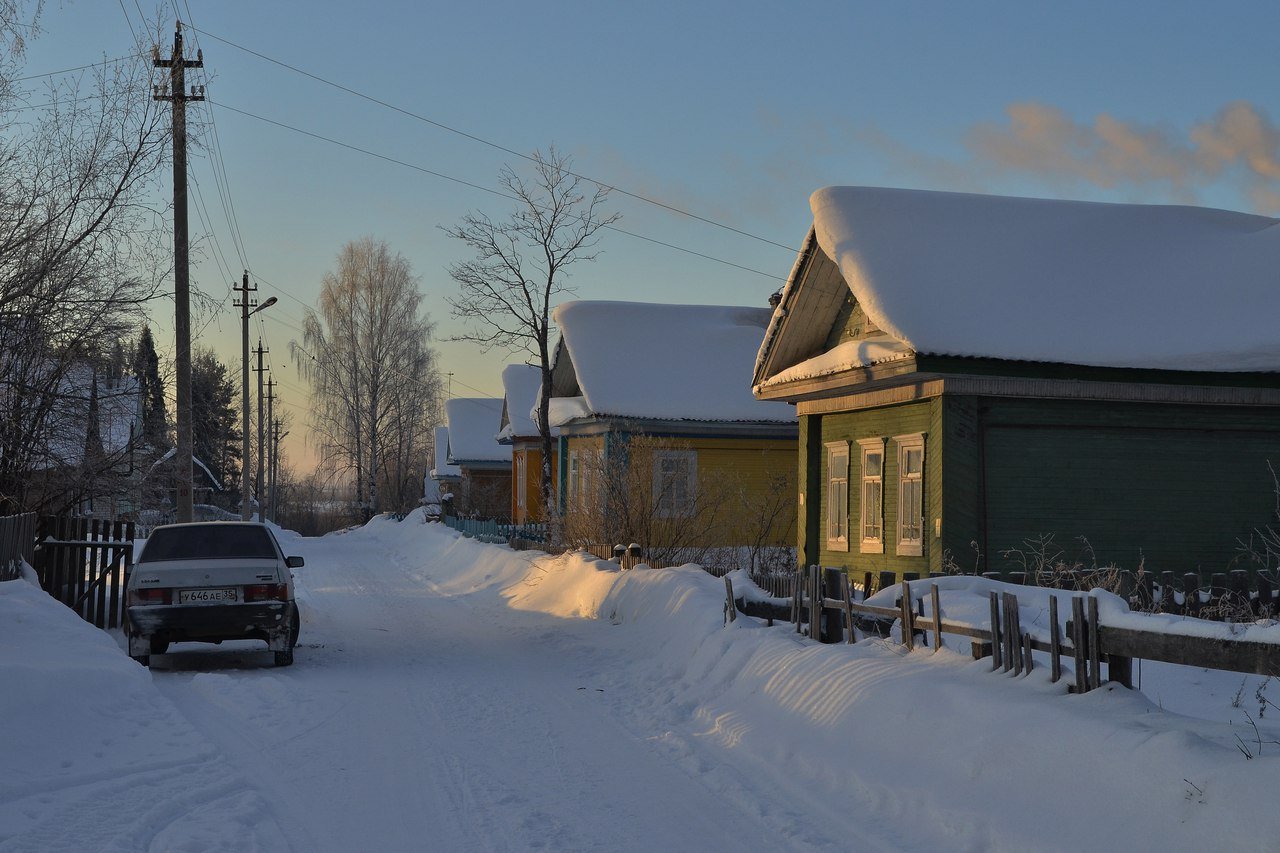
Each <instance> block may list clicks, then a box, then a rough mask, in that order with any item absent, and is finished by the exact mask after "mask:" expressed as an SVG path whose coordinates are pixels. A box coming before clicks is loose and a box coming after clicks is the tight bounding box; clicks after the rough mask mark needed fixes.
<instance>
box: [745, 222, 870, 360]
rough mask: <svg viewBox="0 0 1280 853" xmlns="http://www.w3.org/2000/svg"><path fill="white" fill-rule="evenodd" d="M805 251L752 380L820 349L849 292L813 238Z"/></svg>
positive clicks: (836, 269) (816, 352)
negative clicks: (801, 265) (788, 296)
mask: <svg viewBox="0 0 1280 853" xmlns="http://www.w3.org/2000/svg"><path fill="white" fill-rule="evenodd" d="M810 240H811V241H812V237H810ZM806 251H807V254H806V255H805V257H804V262H803V268H802V269H798V270H796V276H797V277H798V280H796V281H793V282H792V283H791V286H790V288H789V291H791V292H793V293H794V298H793V299H791V300H790V301H789V302H784V303H783V305H782V306H781V307H782V308H785V309H786V311H787V314H786V316H785V318H784V319H783V320H782V322H781V324H780V326H779V328H778V329H777V330H776V334H775V336H774V337H773V338H772V339H771V340H769V341H767V342H766V345H765V358H764V359H763V361H762V363H761V364H760V371H759V373H758V374H757V375H756V376H755V378H754V382H757V383H758V382H761V381H763V380H764V379H767V378H768V377H770V376H773V375H775V374H777V373H780V372H782V371H783V370H786V369H787V368H788V367H791V366H792V365H794V364H799V363H800V362H802V361H804V360H805V359H808V358H812V357H813V356H815V355H817V354H818V353H820V352H822V351H823V341H824V339H825V338H826V336H827V332H828V330H829V329H830V328H831V318H833V317H834V316H835V315H836V314H837V313H838V312H839V310H840V306H841V305H843V304H844V301H845V297H846V296H847V295H848V294H849V286H848V285H847V284H845V281H844V277H843V276H841V274H840V268H839V267H837V266H836V265H835V264H834V263H833V262H832V261H831V259H830V258H828V257H827V256H826V253H825V252H823V251H822V249H821V248H819V247H818V245H817V243H816V241H813V242H811V244H809V245H807V246H806Z"/></svg>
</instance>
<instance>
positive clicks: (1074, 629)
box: [1071, 595, 1089, 693]
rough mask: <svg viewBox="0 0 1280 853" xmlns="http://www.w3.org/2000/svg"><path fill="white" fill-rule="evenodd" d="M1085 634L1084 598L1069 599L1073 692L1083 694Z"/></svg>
mask: <svg viewBox="0 0 1280 853" xmlns="http://www.w3.org/2000/svg"><path fill="white" fill-rule="evenodd" d="M1085 638H1086V634H1085V630H1084V598H1083V597H1082V596H1079V595H1073V596H1072V597H1071V645H1072V647H1073V651H1074V652H1075V667H1076V687H1075V692H1077V693H1084V692H1086V691H1088V689H1089V681H1088V678H1087V675H1088V672H1089V666H1088V664H1087V663H1086V658H1085V651H1086V650H1085V642H1086V639H1085Z"/></svg>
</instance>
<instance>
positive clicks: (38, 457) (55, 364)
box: [0, 0, 168, 506]
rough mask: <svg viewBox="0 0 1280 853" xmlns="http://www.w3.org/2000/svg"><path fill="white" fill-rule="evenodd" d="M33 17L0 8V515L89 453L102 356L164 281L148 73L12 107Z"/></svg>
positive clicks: (159, 154)
mask: <svg viewBox="0 0 1280 853" xmlns="http://www.w3.org/2000/svg"><path fill="white" fill-rule="evenodd" d="M41 5H42V4H41V3H38V2H37V3H33V4H24V3H21V2H18V0H0V122H2V123H3V127H2V129H3V133H0V504H9V505H11V506H13V505H24V504H26V503H27V502H28V499H29V497H30V490H29V485H30V483H31V481H32V475H33V472H36V471H51V470H55V469H58V470H66V459H67V453H66V452H65V448H66V447H68V446H69V443H75V442H81V443H85V442H87V443H92V441H91V439H90V437H88V435H87V434H88V432H89V431H90V429H91V421H92V419H91V418H90V417H89V411H90V408H91V406H90V403H91V402H92V407H94V408H97V409H99V410H100V409H101V407H102V406H103V405H106V404H109V403H110V400H111V395H113V394H117V393H119V392H118V388H117V387H116V386H115V385H114V384H110V385H108V384H101V385H100V384H98V380H97V377H98V375H99V373H100V372H103V371H105V369H106V364H107V362H108V360H109V359H108V354H107V353H106V352H104V348H105V347H108V346H109V342H112V341H119V340H122V339H124V338H127V337H128V336H129V334H130V333H131V331H132V329H133V328H135V327H136V325H137V324H138V322H139V320H140V318H141V316H142V314H143V311H144V309H145V307H146V304H147V302H148V301H149V300H151V299H154V298H156V296H157V295H158V292H159V287H160V282H161V276H162V275H163V273H164V272H165V271H166V270H167V269H168V265H167V261H166V260H165V253H164V251H163V249H164V248H165V246H164V237H165V233H166V229H165V228H164V227H163V225H162V223H161V221H160V218H159V216H158V215H157V211H155V210H153V209H151V208H150V207H149V206H148V199H149V192H150V190H151V188H152V186H153V180H154V178H155V177H156V175H157V172H158V170H159V168H160V167H161V166H162V165H163V163H164V157H165V142H166V140H167V126H166V122H164V121H163V119H162V117H161V116H160V115H159V114H158V113H157V111H156V110H155V109H154V105H153V102H152V100H151V89H150V69H149V68H148V67H147V66H146V65H144V64H143V63H142V62H141V61H140V60H138V59H133V60H126V61H122V62H119V63H106V64H104V65H102V66H101V67H99V68H98V70H97V71H96V72H95V73H94V75H92V77H91V78H90V80H89V81H87V82H86V81H82V80H80V79H64V80H62V81H61V82H56V83H50V84H47V85H46V87H45V89H46V90H45V91H44V92H43V93H41V100H45V101H47V102H48V103H47V104H43V105H41V107H40V108H39V110H37V111H35V112H32V111H31V110H28V109H25V108H23V107H24V105H25V104H26V103H28V102H29V100H30V97H29V93H26V92H23V91H20V90H19V89H18V87H17V84H18V81H17V79H16V77H17V75H16V74H15V72H16V71H17V70H18V69H20V67H21V66H20V60H19V58H20V57H21V41H22V39H23V38H25V37H28V36H30V35H31V34H33V33H35V32H36V29H35V27H34V26H33V24H35V23H36V22H37V21H38V14H39V11H40V8H41ZM24 9H26V10H27V11H26V13H25V14H24ZM9 107H12V109H9ZM72 433H78V436H73V435H72ZM82 448H87V444H82ZM110 456H111V454H89V453H86V454H84V455H83V457H82V458H81V465H83V464H87V462H86V460H90V459H96V460H98V461H100V462H101V463H102V464H104V465H107V464H114V462H113V461H112V460H111V459H110V458H109V457H110ZM91 473H92V472H80V473H78V474H77V476H81V477H83V476H88V475H89V474H91ZM46 485H48V484H47V483H46ZM44 492H45V494H46V496H45V497H42V498H40V499H39V500H41V501H49V500H56V498H51V497H48V495H49V494H53V493H54V492H56V490H53V492H51V491H50V490H49V489H48V488H46V489H44Z"/></svg>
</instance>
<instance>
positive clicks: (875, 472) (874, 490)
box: [858, 438, 884, 554]
mask: <svg viewBox="0 0 1280 853" xmlns="http://www.w3.org/2000/svg"><path fill="white" fill-rule="evenodd" d="M858 449H859V450H860V451H861V457H862V488H861V490H860V491H859V495H860V497H861V500H860V501H859V503H858V528H859V537H860V541H859V545H858V550H859V551H860V552H861V553H863V554H883V553H884V439H883V438H864V439H859V441H858Z"/></svg>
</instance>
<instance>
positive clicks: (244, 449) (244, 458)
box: [240, 273, 276, 521]
mask: <svg viewBox="0 0 1280 853" xmlns="http://www.w3.org/2000/svg"><path fill="white" fill-rule="evenodd" d="M275 304H276V298H275V297H274V296H273V297H271V298H270V299H268V300H267V301H266V302H263V303H262V304H261V305H259V306H258V307H257V308H254V309H253V310H252V311H250V310H249V275H248V273H246V274H245V286H244V298H243V299H241V300H240V389H241V391H240V434H241V439H242V441H241V444H240V520H241V521H248V520H249V318H250V317H252V316H253V315H254V314H257V313H258V312H259V311H262V310H263V309H265V308H270V307H271V306H272V305H275ZM258 518H259V520H261V518H262V516H261V514H259V516H258Z"/></svg>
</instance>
